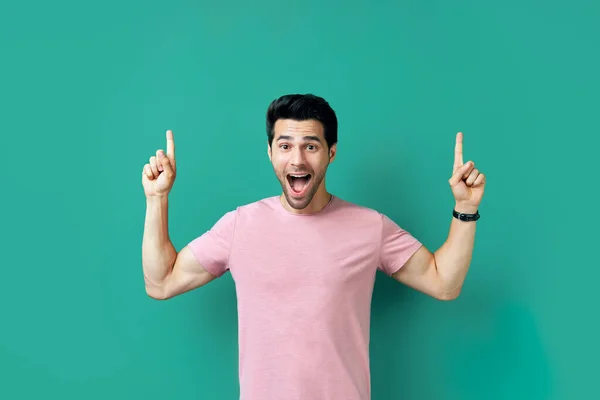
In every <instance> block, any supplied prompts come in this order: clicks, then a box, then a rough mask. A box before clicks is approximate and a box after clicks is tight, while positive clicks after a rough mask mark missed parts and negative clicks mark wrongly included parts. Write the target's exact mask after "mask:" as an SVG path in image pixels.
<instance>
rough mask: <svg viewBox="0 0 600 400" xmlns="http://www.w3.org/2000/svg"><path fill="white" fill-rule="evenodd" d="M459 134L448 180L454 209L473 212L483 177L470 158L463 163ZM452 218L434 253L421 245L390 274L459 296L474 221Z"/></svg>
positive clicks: (447, 296) (437, 293) (444, 296)
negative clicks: (445, 234)
mask: <svg viewBox="0 0 600 400" xmlns="http://www.w3.org/2000/svg"><path fill="white" fill-rule="evenodd" d="M462 136H463V135H462V133H460V132H459V133H458V134H457V136H456V146H455V153H454V168H453V173H452V176H451V178H450V179H449V180H448V182H449V184H450V187H451V189H452V193H453V195H454V198H455V202H456V203H455V208H454V209H455V211H457V212H459V213H463V214H475V213H476V212H477V211H478V207H479V204H480V203H481V199H482V197H483V192H484V187H485V176H484V175H483V174H482V173H480V172H479V170H478V169H477V168H475V164H474V163H473V162H472V161H469V162H467V163H463V157H462ZM451 218H452V220H451V223H450V232H449V234H448V238H447V239H446V241H445V242H444V244H443V245H442V246H441V247H440V248H439V249H437V250H436V251H435V252H433V253H432V252H431V251H429V250H428V249H427V248H426V247H425V246H421V247H420V248H419V250H417V251H416V252H415V254H413V255H412V257H411V258H410V259H409V260H408V261H407V262H406V263H405V264H404V265H403V266H402V267H401V268H400V269H399V270H398V271H397V272H395V273H394V274H393V275H392V277H393V278H394V279H396V280H398V281H399V282H401V283H404V284H406V285H407V286H410V287H412V288H414V289H416V290H419V291H421V292H423V293H425V294H428V295H430V296H432V297H435V298H437V299H440V300H452V299H455V298H456V297H457V296H458V295H459V293H460V291H461V289H462V286H463V283H464V281H465V278H466V275H467V271H468V269H469V266H470V264H471V259H472V255H473V248H474V243H475V231H476V224H477V222H476V220H472V221H463V220H461V219H459V218H456V217H454V216H453V217H451Z"/></svg>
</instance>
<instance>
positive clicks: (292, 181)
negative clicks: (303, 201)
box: [287, 174, 312, 196]
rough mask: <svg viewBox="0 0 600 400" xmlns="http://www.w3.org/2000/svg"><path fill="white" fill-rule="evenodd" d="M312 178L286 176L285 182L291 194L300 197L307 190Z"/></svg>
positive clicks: (307, 176)
mask: <svg viewBox="0 0 600 400" xmlns="http://www.w3.org/2000/svg"><path fill="white" fill-rule="evenodd" d="M311 178H312V175H310V174H288V175H287V181H288V183H289V185H290V189H291V190H292V193H294V194H295V195H298V196H302V195H303V194H304V192H305V191H306V188H308V184H309V182H310V180H311Z"/></svg>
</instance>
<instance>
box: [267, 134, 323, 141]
mask: <svg viewBox="0 0 600 400" xmlns="http://www.w3.org/2000/svg"><path fill="white" fill-rule="evenodd" d="M302 139H304V141H305V142H310V141H316V142H319V143H321V139H319V137H318V136H303V137H302ZM280 140H292V141H293V140H294V138H293V137H292V136H287V135H282V136H279V137H278V138H277V141H280Z"/></svg>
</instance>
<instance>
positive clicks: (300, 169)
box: [268, 119, 336, 213]
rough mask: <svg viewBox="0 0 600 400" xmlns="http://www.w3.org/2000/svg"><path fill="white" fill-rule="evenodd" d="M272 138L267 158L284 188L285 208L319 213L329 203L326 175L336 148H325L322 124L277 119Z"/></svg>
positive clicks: (334, 146) (312, 121) (300, 211)
mask: <svg viewBox="0 0 600 400" xmlns="http://www.w3.org/2000/svg"><path fill="white" fill-rule="evenodd" d="M273 136H274V137H273V142H272V144H271V146H269V147H268V152H269V159H270V160H271V164H272V165H273V170H274V171H275V175H276V176H277V179H279V183H280V184H281V188H282V189H283V195H284V197H285V200H286V203H287V204H284V205H285V206H286V208H288V209H289V210H290V211H293V212H297V213H312V212H315V211H318V210H320V209H321V208H322V207H324V206H325V205H326V204H327V202H328V201H329V194H328V193H327V191H326V189H325V173H326V172H327V167H328V166H329V163H331V162H332V161H333V159H334V158H335V152H336V145H335V144H334V145H333V146H332V147H331V148H330V149H328V148H327V143H326V141H325V136H324V130H323V125H322V124H321V123H320V122H319V121H316V120H304V121H296V120H292V119H279V120H277V122H276V123H275V125H274V135H273Z"/></svg>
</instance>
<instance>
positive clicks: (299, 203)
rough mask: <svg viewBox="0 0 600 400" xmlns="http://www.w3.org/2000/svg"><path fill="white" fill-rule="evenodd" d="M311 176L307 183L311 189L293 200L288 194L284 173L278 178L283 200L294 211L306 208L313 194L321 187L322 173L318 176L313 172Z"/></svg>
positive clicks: (323, 175) (289, 193) (291, 195)
mask: <svg viewBox="0 0 600 400" xmlns="http://www.w3.org/2000/svg"><path fill="white" fill-rule="evenodd" d="M311 176H312V178H311V182H310V183H309V184H310V185H311V189H310V191H309V192H308V193H307V194H306V195H305V196H304V197H302V198H295V197H294V196H293V194H292V193H291V192H290V188H289V186H288V182H287V177H286V173H284V174H283V176H278V179H279V183H280V185H281V188H282V189H283V195H284V196H285V199H286V201H287V203H288V204H289V205H290V207H292V208H293V209H295V210H302V209H304V208H306V207H308V205H309V204H310V203H311V201H312V200H313V197H314V196H315V194H316V193H317V191H318V190H319V187H320V186H321V183H322V182H323V178H324V177H325V174H324V172H323V173H321V174H319V175H316V174H314V172H312V173H311Z"/></svg>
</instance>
